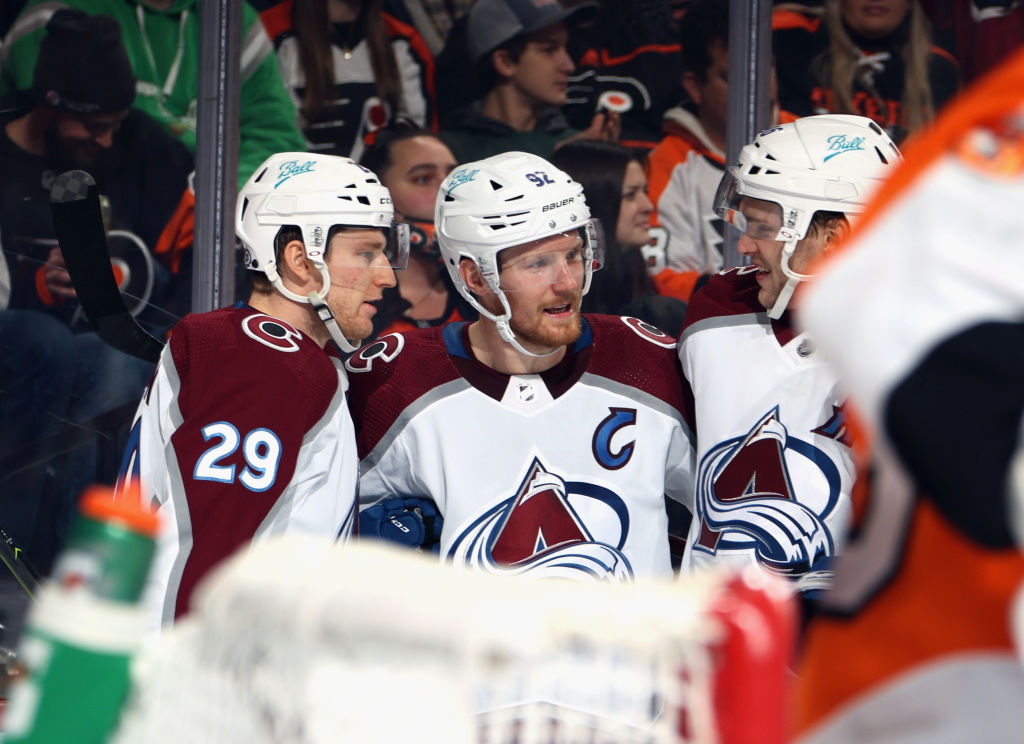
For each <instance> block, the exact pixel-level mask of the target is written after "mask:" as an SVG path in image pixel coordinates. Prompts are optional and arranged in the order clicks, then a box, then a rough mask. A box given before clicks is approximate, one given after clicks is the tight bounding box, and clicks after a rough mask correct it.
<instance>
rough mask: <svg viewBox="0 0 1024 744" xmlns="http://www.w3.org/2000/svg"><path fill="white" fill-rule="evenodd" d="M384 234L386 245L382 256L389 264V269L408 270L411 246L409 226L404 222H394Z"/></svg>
mask: <svg viewBox="0 0 1024 744" xmlns="http://www.w3.org/2000/svg"><path fill="white" fill-rule="evenodd" d="M386 232H387V238H388V244H387V245H386V246H385V247H384V255H385V256H387V258H388V261H389V262H390V263H391V268H392V269H405V268H408V266H409V246H410V245H411V240H410V235H411V233H410V230H409V225H407V224H406V223H404V222H395V223H393V224H392V225H391V228H390V229H389V230H387V231H386Z"/></svg>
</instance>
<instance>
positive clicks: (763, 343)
mask: <svg viewBox="0 0 1024 744" xmlns="http://www.w3.org/2000/svg"><path fill="white" fill-rule="evenodd" d="M755 270H756V269H755V268H754V267H746V268H739V269H731V270H729V271H725V272H721V273H719V274H717V275H715V276H714V277H712V278H711V280H710V281H708V283H707V285H705V287H704V288H703V289H702V290H701V291H700V292H697V293H696V294H695V295H694V297H693V300H692V302H691V304H690V307H689V310H688V311H687V317H686V324H685V325H684V327H683V332H682V334H681V336H680V343H679V357H680V361H681V363H682V370H683V376H684V377H685V378H686V381H687V383H688V384H689V387H690V393H691V394H692V396H693V405H694V416H695V423H696V425H695V426H694V431H695V434H696V447H697V454H696V457H697V460H696V468H697V470H696V489H695V496H694V500H695V504H694V518H693V522H692V523H691V526H690V533H689V537H688V539H687V545H686V552H685V554H684V556H683V564H682V569H683V570H692V569H695V568H700V567H702V566H707V565H710V564H713V563H715V562H718V561H728V562H730V563H736V564H748V563H758V564H760V565H761V566H762V567H765V568H767V569H769V570H772V571H775V572H778V573H781V574H784V575H788V576H791V577H793V578H794V579H796V581H797V587H798V588H799V589H806V590H811V589H817V588H821V587H823V586H825V585H826V584H827V581H828V578H829V575H830V574H829V571H828V565H829V562H830V559H831V558H833V557H834V556H835V555H836V553H837V552H838V550H839V548H840V544H839V543H840V541H841V539H842V536H843V535H844V534H845V531H846V523H847V521H848V518H849V494H850V490H851V486H852V482H853V475H854V473H853V461H852V456H851V452H850V448H849V443H848V439H847V434H846V426H845V422H844V416H843V399H842V395H841V394H840V392H839V391H838V389H837V386H836V378H835V376H834V374H833V373H832V372H831V371H830V370H829V369H828V367H827V366H826V365H825V363H824V361H823V360H822V358H821V355H820V354H819V353H818V352H817V351H816V349H815V346H814V344H813V343H812V342H811V340H810V339H808V338H807V337H806V336H805V335H797V334H796V333H795V332H794V331H793V330H792V329H791V328H790V327H789V324H788V321H787V316H783V319H781V320H780V321H770V320H769V319H768V316H767V314H766V312H765V310H764V308H763V307H761V305H760V304H759V303H758V301H757V293H758V285H757V283H756V281H755V279H754V273H753V272H754V271H755Z"/></svg>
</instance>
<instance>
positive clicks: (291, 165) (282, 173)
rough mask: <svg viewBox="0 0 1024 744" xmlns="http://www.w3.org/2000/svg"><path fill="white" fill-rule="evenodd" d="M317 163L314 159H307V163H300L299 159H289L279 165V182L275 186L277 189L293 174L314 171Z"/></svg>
mask: <svg viewBox="0 0 1024 744" xmlns="http://www.w3.org/2000/svg"><path fill="white" fill-rule="evenodd" d="M315 165H316V162H315V161H313V160H307V161H306V162H305V163H300V162H299V161H298V160H289V161H287V162H284V163H281V165H280V166H278V171H277V183H275V184H274V188H275V189H276V188H277V187H278V186H280V185H281V184H282V183H284V182H285V181H287V180H288V179H289V178H291V177H292V176H297V175H299V174H300V173H312V172H313V167H314V166H315Z"/></svg>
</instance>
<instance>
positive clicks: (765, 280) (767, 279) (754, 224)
mask: <svg viewBox="0 0 1024 744" xmlns="http://www.w3.org/2000/svg"><path fill="white" fill-rule="evenodd" d="M739 211H740V212H742V213H743V217H744V218H745V219H746V222H747V231H746V232H745V233H743V234H742V235H741V236H740V239H739V242H738V243H737V244H736V249H737V250H738V251H739V253H740V255H743V256H749V257H750V263H751V264H753V265H754V266H756V267H757V269H758V272H757V283H758V285H759V286H760V288H761V289H760V291H758V293H757V300H758V302H760V303H761V305H762V306H763V307H764V308H765V309H771V307H772V306H773V305H774V304H775V301H776V300H777V299H779V294H780V293H781V292H782V288H783V287H784V286H786V275H785V274H784V273H783V272H782V249H783V247H784V246H785V242H784V241H782V240H775V237H776V236H777V235H778V234H779V230H781V229H782V207H780V206H779V205H778V204H774V203H772V202H767V201H762V200H760V199H751V198H749V197H746V198H744V199H743V200H742V201H741V202H740V207H739ZM826 242H827V241H826V239H825V236H824V235H822V234H820V233H817V232H814V231H811V232H809V233H808V235H807V237H805V238H804V239H803V240H801V241H800V242H799V243H797V246H796V250H795V251H794V253H793V256H792V258H791V259H790V261H789V267H790V269H791V270H792V271H794V272H796V273H798V274H802V273H805V272H806V271H807V269H808V267H809V266H810V265H811V264H812V263H814V261H815V260H816V259H817V258H818V257H819V256H820V255H821V254H822V253H824V251H825V245H826Z"/></svg>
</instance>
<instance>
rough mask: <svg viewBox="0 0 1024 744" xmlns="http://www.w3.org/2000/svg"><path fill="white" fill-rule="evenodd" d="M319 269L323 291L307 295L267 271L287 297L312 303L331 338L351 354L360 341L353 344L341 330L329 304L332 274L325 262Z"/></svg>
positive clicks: (276, 286)
mask: <svg viewBox="0 0 1024 744" xmlns="http://www.w3.org/2000/svg"><path fill="white" fill-rule="evenodd" d="M319 269H320V276H321V277H322V278H323V282H324V290H323V293H321V292H317V291H316V290H314V291H312V292H310V293H309V294H308V295H306V296H305V297H303V296H302V295H300V294H296V293H295V292H292V291H291V290H290V289H288V288H287V287H285V286H284V283H283V282H282V281H281V277H280V276H278V274H277V272H276V271H275V272H274V275H273V276H272V277H270V272H267V275H268V277H270V281H271V282H272V283H273V285H274V287H275V288H276V289H277V291H278V292H280V293H281V294H283V295H284V296H285V297H287V298H288V299H290V300H294V301H295V302H308V303H309V304H310V305H312V306H313V309H314V310H315V311H316V315H317V317H318V318H320V320H321V322H323V324H324V326H325V327H326V328H327V333H328V334H330V336H331V340H332V341H334V343H336V344H337V345H338V348H339V349H341V350H342V351H343V352H345V353H346V354H351V353H352V352H353V351H356V350H357V349H358V348H359V346H358V343H359V342H358V341H357V342H356V343H355V344H353V343H352V342H351V341H349V340H348V339H347V338H345V334H343V333H342V332H341V327H340V326H338V321H337V320H335V318H334V313H332V312H331V308H329V307H328V306H327V293H328V292H329V291H330V286H331V277H330V274H328V272H327V266H326V265H324V264H320V266H319Z"/></svg>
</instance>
